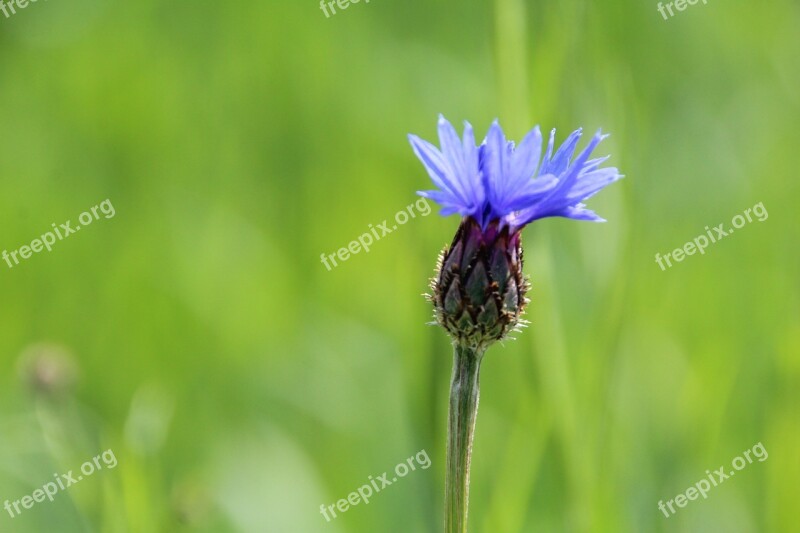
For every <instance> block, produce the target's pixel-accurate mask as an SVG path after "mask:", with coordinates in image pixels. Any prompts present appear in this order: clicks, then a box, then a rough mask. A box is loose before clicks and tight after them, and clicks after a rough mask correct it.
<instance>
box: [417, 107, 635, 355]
mask: <svg viewBox="0 0 800 533" xmlns="http://www.w3.org/2000/svg"><path fill="white" fill-rule="evenodd" d="M438 129H439V143H440V148H436V147H435V146H434V145H432V144H430V143H429V142H427V141H424V140H422V139H420V138H419V137H417V136H416V135H409V140H410V141H411V146H412V148H413V149H414V152H415V153H416V155H417V157H419V159H420V160H421V161H422V164H423V165H424V166H425V169H426V170H427V171H428V174H429V175H430V177H431V180H432V181H433V183H434V185H436V187H437V189H436V190H429V191H419V193H418V194H420V195H421V196H424V197H426V198H430V199H431V200H433V201H435V202H436V203H438V204H439V205H441V206H442V211H441V214H442V215H444V216H447V215H451V214H454V213H458V214H460V215H461V216H462V217H463V220H462V223H461V226H460V228H459V230H458V232H457V233H456V236H455V238H454V240H453V243H452V245H451V246H450V247H449V248H446V249H445V250H444V252H443V253H442V256H441V258H440V265H439V270H438V273H437V276H436V278H434V280H433V282H432V287H433V290H434V294H433V296H432V297H431V299H432V300H433V302H434V305H435V309H436V317H437V320H438V322H439V323H440V324H441V325H442V326H444V327H445V328H446V329H447V330H448V332H449V333H450V334H451V336H452V337H453V338H454V340H455V341H456V342H458V343H461V344H464V345H469V346H473V347H480V348H485V347H486V346H488V344H491V343H492V342H494V341H495V340H499V339H502V338H504V337H505V336H506V335H507V334H508V332H509V331H511V330H513V329H514V328H515V327H516V325H517V324H518V322H519V318H520V315H521V314H522V312H523V308H524V305H525V303H526V302H527V299H526V298H525V292H526V290H527V288H528V283H527V281H525V278H524V276H523V275H522V248H521V245H520V239H519V232H520V230H521V229H522V228H523V227H524V226H525V225H527V224H530V223H531V222H533V221H534V220H538V219H540V218H546V217H566V218H571V219H574V220H590V221H595V222H604V220H603V219H602V218H600V217H599V216H598V215H597V214H595V213H594V212H593V211H590V210H589V209H586V207H585V206H584V204H583V202H584V201H585V200H586V199H588V198H590V197H591V196H593V195H594V194H596V193H597V192H599V191H600V190H601V189H603V188H604V187H605V186H607V185H609V184H611V183H613V182H615V181H617V180H619V179H620V178H621V177H622V176H621V175H620V174H619V173H618V172H617V169H616V168H613V167H608V168H600V166H601V165H602V164H603V163H604V162H605V161H606V160H607V159H608V157H601V158H596V159H590V156H591V154H592V152H593V151H594V149H595V148H596V147H597V145H598V144H599V143H600V141H602V140H603V139H604V138H605V137H606V136H604V135H602V134H601V133H600V132H599V131H598V132H597V133H596V134H595V135H594V137H592V139H591V140H590V141H589V143H588V144H587V145H586V147H585V148H584V149H583V150H582V151H581V152H580V153H579V154H578V155H577V156H575V157H573V156H574V154H575V150H576V148H577V146H578V141H579V140H580V138H581V135H582V130H580V129H578V130H576V131H574V132H572V133H571V134H570V135H569V137H567V140H566V141H564V143H563V144H562V145H561V146H560V147H559V148H558V150H556V151H555V153H553V150H554V147H555V130H552V131H551V132H550V139H549V141H548V144H547V150H546V151H545V154H544V157H542V134H541V132H540V130H539V127H538V126H537V127H535V128H534V129H532V130H531V131H530V132H529V133H528V134H527V135H526V136H525V137H524V138H523V139H522V142H520V143H519V145H515V144H514V142H512V141H508V140H507V139H506V137H505V134H504V133H503V130H502V128H501V127H500V124H498V123H497V121H495V122H494V123H493V124H492V125H491V127H490V128H489V132H488V133H487V135H486V138H485V139H484V141H483V143H481V145H480V146H476V144H475V135H474V133H473V129H472V126H471V125H470V124H469V123H468V122H465V123H464V134H463V137H462V138H461V139H459V137H458V134H457V133H456V130H455V128H453V126H452V125H451V124H450V123H449V122H448V121H447V120H445V118H444V117H442V116H440V117H439V124H438Z"/></svg>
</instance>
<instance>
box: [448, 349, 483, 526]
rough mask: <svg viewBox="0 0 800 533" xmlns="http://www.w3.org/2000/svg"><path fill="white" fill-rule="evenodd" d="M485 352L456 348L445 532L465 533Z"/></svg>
mask: <svg viewBox="0 0 800 533" xmlns="http://www.w3.org/2000/svg"><path fill="white" fill-rule="evenodd" d="M481 359H483V350H473V349H471V348H467V347H464V346H459V345H456V347H455V353H454V357H453V377H452V379H451V381H450V412H449V416H448V426H447V475H446V478H445V517H444V530H445V533H466V531H467V507H468V505H469V466H470V460H471V458H472V437H473V435H474V433H475V418H476V417H477V415H478V396H479V374H480V367H481Z"/></svg>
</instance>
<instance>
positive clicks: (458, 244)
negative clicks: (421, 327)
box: [431, 217, 528, 349]
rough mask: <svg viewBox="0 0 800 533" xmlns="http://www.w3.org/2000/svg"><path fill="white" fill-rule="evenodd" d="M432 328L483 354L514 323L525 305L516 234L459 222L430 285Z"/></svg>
mask: <svg viewBox="0 0 800 533" xmlns="http://www.w3.org/2000/svg"><path fill="white" fill-rule="evenodd" d="M431 287H432V289H433V297H432V298H431V300H432V301H433V303H434V308H435V314H436V320H437V322H438V323H439V324H440V325H441V326H442V327H444V328H445V329H446V330H447V332H448V333H449V334H450V336H451V337H452V338H453V340H454V341H455V342H457V343H458V344H460V345H463V346H468V347H472V348H479V349H485V348H486V347H488V346H489V345H490V344H492V343H493V342H494V341H498V340H502V339H504V338H505V337H506V336H507V335H508V334H509V333H510V332H511V331H513V330H514V329H515V328H516V327H517V325H518V324H519V323H520V315H521V314H522V313H523V309H524V307H525V304H526V303H527V302H528V300H527V299H526V298H525V292H526V291H527V290H528V282H527V281H526V280H525V277H524V275H523V273H522V247H521V246H520V239H519V232H515V233H513V234H509V228H508V226H505V227H503V228H502V229H499V226H498V224H497V223H492V224H489V226H488V227H487V228H486V229H485V230H482V229H481V227H480V226H479V225H478V223H477V222H476V221H475V220H474V219H473V218H471V217H467V218H465V219H464V220H463V221H462V223H461V225H460V226H459V228H458V231H457V232H456V236H455V238H454V239H453V243H452V245H450V247H449V248H446V249H445V250H444V251H443V252H442V255H441V257H440V261H439V267H438V272H437V275H436V277H435V278H434V279H433V280H432V282H431Z"/></svg>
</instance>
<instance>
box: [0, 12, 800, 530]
mask: <svg viewBox="0 0 800 533" xmlns="http://www.w3.org/2000/svg"><path fill="white" fill-rule="evenodd" d="M799 23H800V7H798V4H797V3H796V2H793V1H791V0H775V1H772V2H768V3H759V4H754V3H753V2H746V1H744V0H733V1H730V2H717V1H714V0H710V1H709V2H708V3H707V4H703V3H702V2H700V3H697V4H696V5H694V6H690V7H688V9H686V10H685V11H683V12H677V13H676V15H675V16H674V17H673V18H671V19H669V20H664V19H663V18H662V16H661V15H660V14H659V13H658V11H657V8H656V2H652V1H646V2H634V1H625V2H611V3H609V2H594V3H590V2H578V1H575V0H565V1H560V2H543V1H538V0H537V1H531V2H523V1H521V0H496V1H495V2H478V1H476V0H469V1H465V2H456V1H454V0H450V1H443V0H435V1H430V2H421V1H414V2H409V1H399V0H372V2H370V3H366V2H361V3H358V4H353V5H351V6H350V7H349V8H348V9H347V10H344V11H341V10H340V11H339V12H337V14H336V15H333V16H331V17H329V18H326V17H325V14H324V13H323V12H322V11H321V10H320V8H319V5H318V4H317V2H316V1H315V0H303V1H297V0H293V1H292V2H277V1H275V0H268V1H267V2H234V3H220V2H209V1H202V0H200V1H192V2H188V1H177V2H166V1H154V0H143V1H138V2H118V1H112V2H105V3H103V2H97V1H89V0H78V1H76V2H57V1H50V2H37V3H31V4H30V5H28V7H27V8H25V9H18V10H17V13H16V14H15V15H13V16H11V17H9V18H6V17H5V16H0V49H2V54H0V71H1V72H2V74H0V117H2V118H1V119H0V138H1V139H2V142H0V176H1V177H2V179H1V180H0V228H2V229H1V230H0V250H8V251H12V250H17V249H18V248H20V247H21V246H23V245H26V244H27V245H30V243H31V241H33V240H34V239H36V238H38V237H39V236H40V235H42V234H43V233H45V232H47V231H48V230H50V229H51V224H53V223H56V224H60V223H63V222H65V221H67V220H72V221H73V225H74V224H76V223H77V219H78V216H79V215H80V214H81V213H82V212H83V211H86V210H87V209H90V208H91V207H92V206H95V205H97V204H99V203H100V202H102V201H103V200H105V199H109V200H110V202H111V203H113V206H114V208H115V211H116V214H115V216H114V217H113V218H108V219H106V218H100V220H98V221H96V222H94V223H93V224H92V225H91V226H90V227H84V228H82V231H80V233H76V234H73V235H70V236H69V237H68V238H66V239H65V240H63V241H59V242H57V243H56V244H55V245H54V246H53V248H52V251H51V252H47V251H43V252H41V253H38V254H34V255H33V256H32V257H31V258H30V259H27V260H24V261H22V262H21V263H20V264H19V265H16V266H14V267H13V268H8V266H7V264H6V263H5V262H0V294H1V295H2V305H0V376H1V377H0V505H2V504H3V503H4V502H5V501H6V500H11V501H12V502H13V501H14V500H19V499H20V498H22V497H23V496H25V495H31V494H33V493H34V491H35V490H36V489H37V488H41V487H42V486H43V485H45V484H46V483H48V482H50V481H52V480H53V479H54V477H53V475H54V473H67V472H69V471H70V470H73V471H75V472H76V473H78V471H79V470H80V467H81V464H82V463H83V462H84V461H87V460H89V461H91V460H92V458H93V457H94V456H97V455H99V454H100V453H102V452H103V451H104V450H109V449H110V450H113V453H114V455H115V457H116V459H117V460H118V464H117V465H116V467H115V468H108V467H106V466H105V465H104V467H103V468H102V469H101V470H99V471H97V472H95V473H94V474H92V475H91V476H88V477H84V479H83V480H82V481H80V482H79V483H78V484H77V485H74V486H72V487H69V488H67V489H66V490H64V491H59V492H58V494H57V495H56V497H55V501H53V502H49V501H47V500H45V501H44V502H41V503H35V505H33V507H32V508H30V509H25V510H24V511H23V512H22V513H21V514H20V515H19V516H16V517H14V518H12V517H11V516H10V514H9V512H7V511H6V510H2V509H0V531H9V532H13V533H18V532H19V533H28V532H41V531H48V532H49V531H57V532H59V533H62V532H63V533H70V532H83V531H101V532H111V533H117V532H120V533H121V532H132V533H152V532H179V531H197V532H228V531H231V532H239V531H242V532H278V533H284V532H286V533H295V532H300V533H306V532H342V533H343V532H376V531H381V532H383V531H386V532H404V533H405V532H409V531H411V532H417V531H419V532H428V531H430V532H435V531H440V530H441V522H442V494H443V485H444V460H445V458H444V444H445V428H446V424H445V422H446V407H447V405H446V404H447V388H448V383H449V377H450V365H451V353H450V347H449V344H448V340H447V338H446V336H445V334H444V333H443V332H442V331H440V330H439V329H438V328H434V327H431V326H428V325H426V323H427V322H429V321H430V319H431V309H430V307H429V304H428V303H427V302H426V301H425V300H424V299H423V298H422V296H421V294H422V293H423V292H425V291H426V290H427V280H428V278H429V276H430V275H431V274H432V272H433V268H434V265H435V260H436V256H437V253H438V252H439V250H440V249H441V247H442V246H443V245H444V244H446V243H448V242H449V241H450V239H451V238H452V236H453V233H454V232H455V229H456V226H457V224H458V220H457V218H455V217H451V218H446V219H445V218H441V217H439V216H437V215H435V211H434V214H431V215H430V216H427V217H426V216H419V215H418V216H417V217H415V218H413V219H411V220H409V222H408V223H407V224H405V225H403V226H401V227H399V228H398V229H397V230H396V231H394V232H392V233H391V234H390V235H386V236H385V237H384V238H382V239H381V240H379V241H377V242H376V243H374V245H373V246H372V248H371V250H370V251H369V253H363V252H362V253H359V254H357V255H353V256H352V257H350V258H349V259H348V260H347V261H345V262H343V263H341V262H340V264H339V266H337V267H336V268H333V269H332V270H330V271H329V270H327V269H326V267H325V266H324V265H323V264H322V262H321V260H320V254H322V253H325V254H332V253H335V252H336V251H337V250H338V249H339V248H342V247H346V246H347V245H348V243H349V242H350V241H352V240H354V239H356V238H358V237H359V235H361V234H362V233H364V232H367V231H369V224H372V225H377V224H380V223H382V221H383V220H384V219H389V220H391V219H392V218H393V217H394V215H395V213H396V212H397V211H399V210H402V209H404V208H405V207H406V206H407V205H409V204H411V203H412V202H414V201H415V196H414V192H415V191H416V190H419V189H422V188H428V187H429V182H428V178H427V175H426V174H425V171H424V169H423V168H422V166H421V165H420V164H419V162H418V161H417V160H416V159H415V157H414V156H413V154H412V152H411V149H410V147H409V146H408V143H407V140H406V134H407V133H409V132H414V133H417V134H419V135H421V136H422V137H423V138H427V139H431V140H433V139H434V138H435V123H436V118H437V115H438V113H440V112H441V113H444V114H445V116H447V117H448V118H449V119H451V120H452V121H454V122H459V123H460V122H461V121H462V120H465V119H466V120H470V121H471V122H472V123H473V124H474V125H475V127H476V130H477V131H478V132H480V133H482V132H484V131H485V130H486V128H487V127H488V125H489V124H490V122H491V121H492V120H493V119H494V118H496V117H497V118H499V119H500V120H501V122H502V124H503V125H504V126H505V128H506V131H507V133H509V135H510V136H511V137H512V138H520V137H521V136H522V135H523V134H524V133H525V132H526V131H527V129H528V128H530V127H532V126H533V125H534V124H537V123H538V124H541V125H542V128H543V129H544V130H545V131H549V129H550V128H552V127H557V128H559V134H558V139H559V140H562V139H563V138H564V137H565V136H566V134H567V133H568V132H569V131H571V130H572V129H574V128H577V127H579V126H583V127H584V128H585V129H586V131H588V132H593V131H594V130H596V129H597V128H600V127H602V128H603V130H604V131H606V132H609V133H611V134H612V136H611V137H610V138H609V139H608V140H607V141H605V142H604V143H603V144H602V145H601V147H600V150H599V152H600V153H601V155H602V154H605V153H610V154H613V157H612V159H611V160H610V164H613V165H614V166H617V167H619V168H620V170H621V171H622V172H623V173H624V174H625V175H626V176H627V177H626V178H625V179H624V180H622V181H621V182H620V183H618V184H615V185H613V186H612V187H610V188H609V189H608V190H606V191H603V192H602V193H601V194H599V195H598V196H597V197H595V198H593V199H591V200H590V202H589V206H590V207H591V208H593V209H595V210H596V211H597V212H598V213H600V214H601V215H602V216H604V217H605V218H607V219H608V221H609V222H608V223H606V224H590V223H576V222H572V221H565V220H561V219H547V220H543V221H540V222H537V223H535V224H534V225H532V226H531V227H529V228H527V229H526V231H525V233H524V246H525V250H526V265H525V269H526V272H527V273H528V274H529V275H530V276H531V278H532V282H533V290H532V293H531V295H530V296H531V298H532V302H531V304H530V307H529V312H528V316H527V318H528V319H529V320H530V321H531V325H530V327H529V328H528V329H526V330H525V331H524V332H523V333H522V334H520V335H519V336H518V339H517V340H516V341H510V342H507V343H505V346H503V347H500V346H497V347H493V348H492V349H490V351H489V352H488V354H487V357H486V359H485V362H484V365H483V373H482V378H483V379H482V391H481V392H482V402H481V406H480V413H479V417H478V426H477V432H476V440H475V447H474V457H473V468H472V490H471V494H470V496H471V498H470V504H471V505H470V530H471V531H474V532H481V531H483V532H492V533H494V532H500V533H514V532H533V531H543V532H544V531H547V532H554V531H555V532H560V531H563V532H573V531H575V532H583V531H587V532H589V531H591V532H620V531H626V532H627V531H630V532H642V531H675V532H678V531H680V532H684V531H692V532H707V531H726V532H788V531H792V530H793V528H796V526H797V523H798V521H800V514H799V513H800V510H799V509H800V508H799V507H798V505H797V499H798V497H800V320H798V317H799V316H800V291H799V290H798V267H799V266H800V254H799V253H798V237H800V235H798V230H799V228H800V224H798V223H799V222H800V215H798V208H797V198H798V194H800V187H798V179H797V176H796V172H795V167H796V159H797V153H798V151H797V145H798V141H800V135H798V133H797V119H798V114H799V112H800V97H799V96H798V89H797V88H798V85H800V69H799V66H798V62H797V58H798V56H800V37H799V36H798V33H797V27H798V24H799ZM582 145H583V143H582V144H581V146H582ZM759 202H763V205H764V207H765V208H766V210H767V211H768V214H769V217H768V219H767V220H765V221H763V222H758V221H756V220H754V221H753V222H752V223H748V224H746V225H745V226H744V227H743V228H741V229H738V230H736V232H735V233H734V234H732V235H730V236H728V237H726V238H725V239H722V240H721V241H719V242H717V243H716V244H712V245H710V246H709V248H708V249H707V250H706V253H705V254H704V255H700V254H695V255H693V256H689V257H686V258H685V259H684V260H683V262H681V263H676V264H674V266H673V267H672V268H669V269H667V270H666V271H662V270H661V269H660V268H659V267H658V265H657V263H656V262H655V260H654V257H655V254H656V253H660V254H662V255H664V254H666V253H668V252H671V251H672V250H674V249H675V248H678V247H681V246H683V244H684V243H685V242H687V241H690V240H692V239H693V238H694V237H696V236H697V235H700V234H704V233H705V229H704V228H705V226H709V227H713V226H716V225H718V224H720V223H723V222H724V223H725V224H726V226H730V221H731V219H732V217H734V216H735V215H737V214H740V213H742V212H743V211H744V210H745V209H747V208H750V207H752V206H754V205H755V204H757V203H759ZM12 264H13V262H12ZM758 442H761V443H763V446H764V447H765V449H766V450H767V451H768V453H769V458H768V459H767V460H766V461H764V462H758V461H756V462H754V463H753V464H752V465H748V466H747V467H746V468H745V469H743V470H742V471H741V472H738V473H737V475H736V476H735V477H733V478H731V479H729V480H727V481H725V482H724V483H723V484H721V485H720V486H718V487H716V488H713V489H712V490H711V491H710V492H709V494H708V499H702V498H701V499H699V500H697V501H691V502H689V504H688V505H687V506H686V507H685V508H682V509H680V510H679V511H678V513H677V514H676V515H674V516H672V517H670V518H666V517H665V516H664V515H663V514H662V513H661V511H659V509H658V507H657V505H658V502H659V500H669V499H672V498H674V497H675V496H676V495H677V494H679V493H681V492H684V491H685V490H686V489H687V488H688V487H690V486H691V485H694V484H695V483H696V482H697V481H698V480H700V479H702V478H704V477H706V474H705V472H706V470H707V469H711V470H715V469H717V468H719V467H720V466H722V465H730V464H731V460H732V459H733V458H734V457H736V456H738V455H740V454H741V453H742V452H743V451H744V450H748V449H750V448H751V447H752V446H753V445H755V444H756V443H758ZM421 450H425V451H426V452H427V453H428V455H429V457H430V459H431V467H430V468H428V469H420V468H418V469H417V470H416V471H414V472H412V473H410V474H409V475H408V476H407V477H406V478H404V479H402V480H398V481H397V483H394V484H392V486H390V487H387V488H385V489H384V490H383V491H381V492H380V493H379V494H376V495H375V496H373V498H372V499H371V500H370V502H369V504H368V505H364V504H360V505H356V506H354V507H351V508H350V509H349V510H348V511H347V512H345V513H338V517H337V518H335V519H334V520H332V521H330V522H328V521H326V519H325V518H324V517H323V515H322V514H321V512H320V505H321V504H325V505H326V506H327V505H331V504H335V503H336V502H337V501H338V500H340V499H342V498H346V497H347V496H348V494H349V493H350V492H352V491H354V490H356V489H358V488H359V487H360V486H362V485H364V484H365V483H368V477H369V476H373V477H378V476H380V475H381V474H382V473H383V472H384V471H391V470H392V469H393V468H394V465H395V464H397V463H400V462H404V461H405V460H406V459H407V458H409V457H411V456H412V455H415V454H417V453H418V452H419V451H421ZM101 464H102V463H101ZM20 508H21V509H22V507H20Z"/></svg>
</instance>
